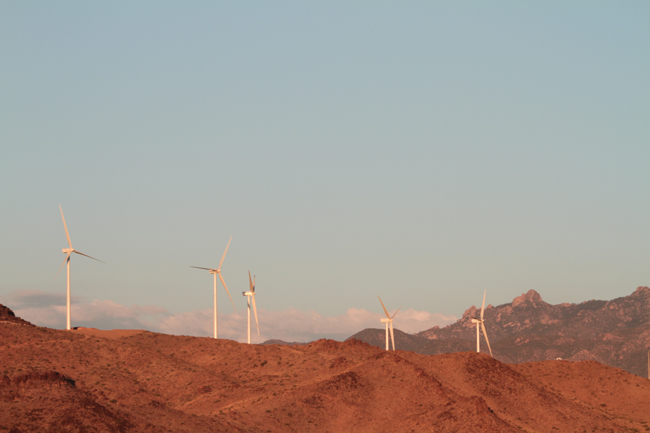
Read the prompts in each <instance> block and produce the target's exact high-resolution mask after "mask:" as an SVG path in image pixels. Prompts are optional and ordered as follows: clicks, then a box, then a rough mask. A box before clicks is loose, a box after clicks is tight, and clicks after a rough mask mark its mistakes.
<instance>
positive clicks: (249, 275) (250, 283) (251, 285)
mask: <svg viewBox="0 0 650 433" xmlns="http://www.w3.org/2000/svg"><path fill="white" fill-rule="evenodd" d="M248 284H249V285H250V289H251V292H252V291H253V287H255V286H253V280H252V279H251V271H248Z"/></svg>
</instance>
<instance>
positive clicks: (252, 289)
mask: <svg viewBox="0 0 650 433" xmlns="http://www.w3.org/2000/svg"><path fill="white" fill-rule="evenodd" d="M248 283H249V284H250V290H249V291H248V292H241V294H242V295H244V296H246V297H247V298H248V299H246V303H247V304H248V344H251V298H252V299H253V312H254V313H255V324H256V325H257V335H260V324H259V322H258V321H257V306H256V305H255V278H254V277H253V279H252V280H251V271H248Z"/></svg>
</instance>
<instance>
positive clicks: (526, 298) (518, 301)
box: [512, 289, 542, 307]
mask: <svg viewBox="0 0 650 433" xmlns="http://www.w3.org/2000/svg"><path fill="white" fill-rule="evenodd" d="M541 301H542V296H541V295H540V294H539V293H537V292H536V291H534V290H533V289H530V290H529V291H528V292H526V293H524V294H522V295H521V296H517V297H516V298H515V299H513V300H512V306H513V307H517V306H519V305H522V304H525V303H527V302H531V303H533V304H535V303H537V302H541Z"/></svg>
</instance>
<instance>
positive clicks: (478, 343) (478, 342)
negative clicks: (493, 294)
mask: <svg viewBox="0 0 650 433" xmlns="http://www.w3.org/2000/svg"><path fill="white" fill-rule="evenodd" d="M486 293H487V290H486V291H485V292H483V305H482V306H481V320H478V319H472V323H476V353H481V340H480V337H479V336H480V334H479V326H480V327H481V328H482V329H483V335H484V336H485V341H486V342H487V345H488V349H489V350H490V356H492V349H491V348H490V340H488V336H487V332H485V324H484V322H485V320H483V312H484V310H485V295H486Z"/></svg>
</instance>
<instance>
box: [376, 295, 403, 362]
mask: <svg viewBox="0 0 650 433" xmlns="http://www.w3.org/2000/svg"><path fill="white" fill-rule="evenodd" d="M377 297H378V298H379V296H377ZM379 302H381V306H382V308H383V309H384V313H386V319H381V323H385V324H386V350H388V327H389V326H390V336H391V339H392V341H393V350H395V334H394V333H393V319H394V318H395V316H397V311H399V310H400V308H402V307H401V306H400V307H399V308H398V309H397V311H395V314H393V315H392V317H391V315H390V314H388V310H386V307H385V306H384V303H383V302H382V300H381V298H379Z"/></svg>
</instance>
